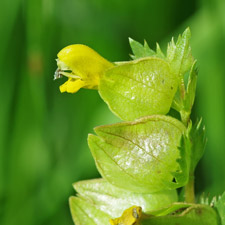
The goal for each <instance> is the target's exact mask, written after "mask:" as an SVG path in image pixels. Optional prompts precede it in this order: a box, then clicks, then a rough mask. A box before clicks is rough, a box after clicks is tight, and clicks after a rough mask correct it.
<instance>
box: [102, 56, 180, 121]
mask: <svg viewBox="0 0 225 225" xmlns="http://www.w3.org/2000/svg"><path fill="white" fill-rule="evenodd" d="M177 86H178V78H177V77H176V76H175V75H174V74H173V73H172V72H171V70H170V66H169V64H168V63H167V62H166V61H164V60H163V59H160V58H156V57H149V58H144V59H140V60H135V61H131V62H127V63H124V64H121V65H119V66H115V67H114V68H112V69H109V70H108V71H107V72H106V73H105V74H104V76H103V77H102V78H101V80H100V84H99V93H100V95H101V97H102V99H103V100H104V101H105V102H106V103H107V104H108V106H109V108H110V109H111V110H112V112H114V113H115V114H116V115H117V116H119V117H120V118H121V119H123V120H134V119H136V118H139V117H142V116H147V115H153V114H166V113H168V111H169V110H170V107H171V104H172V100H173V97H174V95H175V93H176V90H177Z"/></svg>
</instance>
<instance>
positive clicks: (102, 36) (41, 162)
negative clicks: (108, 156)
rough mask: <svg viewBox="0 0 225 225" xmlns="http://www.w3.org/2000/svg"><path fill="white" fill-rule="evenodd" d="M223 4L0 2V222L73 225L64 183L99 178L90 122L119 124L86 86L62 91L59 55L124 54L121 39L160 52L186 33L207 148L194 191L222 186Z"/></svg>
mask: <svg viewBox="0 0 225 225" xmlns="http://www.w3.org/2000/svg"><path fill="white" fill-rule="evenodd" d="M224 12H225V1H224V0H183V1H180V0H167V1H163V0H158V1H153V0H152V1H151V0H139V1H131V0H123V1H121V0H114V1H110V0H74V1H71V0H64V1H61V0H30V1H28V0H27V1H25V0H10V1H2V2H1V7H0V68H1V73H0V83H1V88H0V101H1V107H0V224H1V225H16V224H22V225H45V224H46V225H47V224H48V225H51V224H54V225H61V224H67V225H72V224H73V223H72V219H71V216H70V212H69V207H68V197H69V196H70V195H73V194H74V191H73V189H72V185H71V184H72V183H73V182H75V181H77V180H81V179H89V178H93V177H97V176H99V175H98V172H97V170H96V168H95V165H94V161H93V159H92V157H91V154H90V152H89V149H88V146H87V141H86V139H87V134H88V133H89V132H92V129H93V127H94V126H97V125H101V124H109V123H113V122H115V121H118V119H117V118H115V117H114V116H113V115H112V113H111V112H110V111H109V109H108V108H107V106H106V105H105V104H104V103H103V101H102V100H101V99H100V97H99V95H98V93H97V92H96V91H93V90H81V91H79V92H78V93H77V94H74V95H71V94H60V92H59V90H58V87H59V85H60V84H61V83H63V81H62V80H57V81H54V82H53V74H54V71H55V69H56V62H55V58H56V55H57V52H58V51H59V50H60V49H61V48H63V47H65V46H67V45H69V44H73V43H83V44H87V45H89V46H91V47H92V48H93V49H95V50H96V51H97V52H99V53H100V54H101V55H103V56H104V57H105V58H107V59H108V60H110V61H122V60H128V59H129V56H128V54H129V53H131V50H130V49H129V45H128V37H132V38H133V39H135V40H138V41H140V42H143V39H146V40H147V41H148V42H149V44H150V46H151V47H153V48H154V47H155V42H156V41H158V42H159V43H160V44H161V45H162V48H163V49H164V50H165V48H166V43H167V42H168V41H169V40H170V39H171V36H174V37H177V34H178V33H181V32H182V31H183V30H184V29H185V28H186V27H187V26H190V28H191V30H192V41H191V44H192V48H193V55H194V56H195V58H197V59H198V65H199V71H200V74H199V80H198V90H197V99H196V103H195V106H194V113H193V120H195V119H196V118H197V117H201V116H202V117H203V119H204V123H205V125H206V129H207V137H208V144H207V148H206V153H205V156H204V158H203V159H202V160H201V163H200V164H199V166H198V168H197V171H196V190H197V193H198V194H200V193H201V192H203V191H204V192H205V193H206V195H210V196H213V195H215V194H220V193H222V192H223V191H224V190H225V175H224V174H225V147H224V146H225V137H224V135H225V101H224V98H225V97H224V96H225V89H224V85H225V13H224Z"/></svg>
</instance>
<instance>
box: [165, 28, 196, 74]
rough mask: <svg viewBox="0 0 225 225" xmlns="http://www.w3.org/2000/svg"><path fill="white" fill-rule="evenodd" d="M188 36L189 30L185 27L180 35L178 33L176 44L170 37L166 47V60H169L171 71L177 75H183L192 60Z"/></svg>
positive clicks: (189, 36)
mask: <svg viewBox="0 0 225 225" xmlns="http://www.w3.org/2000/svg"><path fill="white" fill-rule="evenodd" d="M190 38H191V31H190V29H189V28H187V29H186V30H185V31H184V33H183V34H182V35H179V37H178V40H177V42H176V44H175V43H174V40H173V39H172V41H171V42H170V43H169V45H168V48H167V60H168V61H169V62H170V64H171V68H172V70H173V72H174V73H175V74H177V75H179V76H183V75H184V74H185V73H186V72H187V71H188V70H190V68H191V66H192V64H193V62H194V58H193V56H192V54H191V47H190V43H189V42H190Z"/></svg>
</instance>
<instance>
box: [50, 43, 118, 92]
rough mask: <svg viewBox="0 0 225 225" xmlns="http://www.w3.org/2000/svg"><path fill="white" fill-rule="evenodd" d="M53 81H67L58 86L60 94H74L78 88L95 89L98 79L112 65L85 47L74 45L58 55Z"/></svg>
mask: <svg viewBox="0 0 225 225" xmlns="http://www.w3.org/2000/svg"><path fill="white" fill-rule="evenodd" d="M57 56H58V59H57V60H56V61H57V66H58V68H57V70H56V72H55V75H54V79H58V78H61V77H62V76H66V77H68V80H67V81H66V82H65V83H64V84H63V85H61V86H60V91H61V92H69V93H75V92H77V91H79V89H80V88H88V89H97V88H98V84H99V79H100V77H101V76H102V75H103V74H104V72H105V71H106V70H108V69H110V68H111V67H113V66H114V65H113V64H112V63H111V62H108V61H107V60H106V59H104V58H103V57H102V56H100V55H99V54H98V53H97V52H95V51H94V50H93V49H91V48H89V47H88V46H86V45H81V44H75V45H69V46H67V47H65V48H63V49H62V50H61V51H60V52H59V53H58V55H57Z"/></svg>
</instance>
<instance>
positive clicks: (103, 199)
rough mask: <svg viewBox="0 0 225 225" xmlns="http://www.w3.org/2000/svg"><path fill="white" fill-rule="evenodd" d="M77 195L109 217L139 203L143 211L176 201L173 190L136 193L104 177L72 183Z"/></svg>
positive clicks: (113, 216)
mask: <svg viewBox="0 0 225 225" xmlns="http://www.w3.org/2000/svg"><path fill="white" fill-rule="evenodd" d="M74 188H75V190H76V191H77V192H78V194H79V197H80V198H83V199H86V201H88V202H90V204H94V205H95V207H96V208H97V209H100V210H101V211H103V212H105V213H107V214H109V215H110V216H111V218H115V217H119V216H120V215H121V212H123V211H124V210H125V209H127V208H129V207H131V206H133V205H140V206H141V207H142V210H143V211H144V212H148V211H152V210H158V209H161V208H163V207H165V206H168V205H170V204H171V203H173V202H175V201H177V194H176V191H175V190H171V191H168V190H167V191H162V192H157V193H153V194H138V193H133V192H130V191H127V190H125V189H121V188H118V187H115V186H113V185H111V184H110V183H109V182H107V181H106V180H104V179H94V180H87V181H81V182H78V183H75V184H74Z"/></svg>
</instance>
